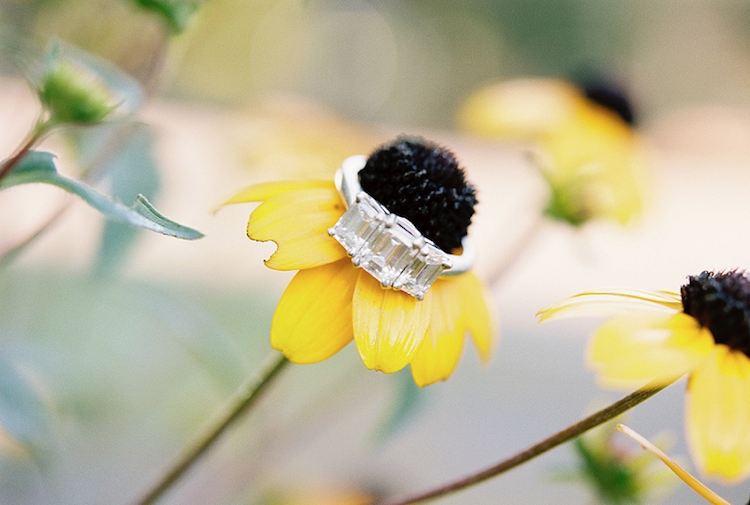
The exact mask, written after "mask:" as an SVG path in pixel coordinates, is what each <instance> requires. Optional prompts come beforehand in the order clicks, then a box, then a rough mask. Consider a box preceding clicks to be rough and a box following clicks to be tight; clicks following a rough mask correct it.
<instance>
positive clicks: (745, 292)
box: [680, 270, 750, 357]
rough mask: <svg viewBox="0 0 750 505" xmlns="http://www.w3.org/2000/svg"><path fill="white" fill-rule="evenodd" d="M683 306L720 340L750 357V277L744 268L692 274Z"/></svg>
mask: <svg viewBox="0 0 750 505" xmlns="http://www.w3.org/2000/svg"><path fill="white" fill-rule="evenodd" d="M680 292H681V294H682V306H683V308H684V310H685V313H686V314H689V315H691V316H693V317H694V318H695V319H697V320H698V322H699V323H700V324H701V326H703V327H706V328H708V329H709V330H711V334H712V335H713V337H714V340H715V341H716V343H717V344H725V345H727V346H729V347H731V348H732V349H734V350H736V351H740V352H743V353H745V354H746V355H747V356H749V357H750V279H748V278H747V276H746V275H745V272H744V271H736V270H733V271H730V272H719V273H714V272H707V271H704V272H702V273H701V274H700V275H697V276H690V277H689V278H688V283H687V284H685V285H684V286H682V288H681V290H680Z"/></svg>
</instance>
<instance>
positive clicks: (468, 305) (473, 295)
mask: <svg viewBox="0 0 750 505" xmlns="http://www.w3.org/2000/svg"><path fill="white" fill-rule="evenodd" d="M445 282H447V283H450V284H452V285H453V286H454V287H453V290H454V291H455V294H454V295H453V296H454V300H458V302H457V303H459V304H460V305H461V314H462V317H463V320H464V321H465V325H466V329H468V331H469V334H470V335H471V338H472V340H473V341H474V345H475V346H476V348H477V352H478V353H479V357H480V358H481V360H482V361H483V362H485V363H486V362H487V361H488V360H489V359H490V357H491V356H492V353H493V352H494V349H495V347H496V346H497V336H496V333H495V325H494V324H493V321H492V320H493V318H492V312H491V311H490V308H489V305H488V300H489V294H488V293H487V290H486V289H485V287H484V285H483V284H482V281H480V280H479V277H477V276H476V275H474V274H473V273H472V272H468V273H465V274H463V275H459V276H457V277H449V278H446V279H445Z"/></svg>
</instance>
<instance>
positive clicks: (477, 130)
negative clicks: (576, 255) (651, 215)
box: [458, 79, 646, 226]
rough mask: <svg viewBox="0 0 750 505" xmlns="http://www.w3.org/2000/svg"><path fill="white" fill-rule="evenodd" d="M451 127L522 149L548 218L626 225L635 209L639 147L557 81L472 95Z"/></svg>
mask: <svg viewBox="0 0 750 505" xmlns="http://www.w3.org/2000/svg"><path fill="white" fill-rule="evenodd" d="M458 122H459V125H460V126H461V127H462V128H463V129H465V130H466V131H468V132H471V133H473V134H477V135H480V136H483V137H486V138H490V139H501V140H510V141H519V142H524V143H528V144H530V145H531V146H532V148H533V150H532V152H533V154H534V161H535V164H536V165H537V167H538V168H539V170H540V172H541V174H542V176H543V177H544V179H545V181H546V182H547V184H548V186H549V188H550V192H551V196H550V200H549V202H548V204H547V208H546V209H545V213H546V215H548V216H549V217H551V218H553V219H558V220H562V221H565V222H568V223H570V224H572V225H574V226H581V225H583V224H585V223H586V222H588V221H589V220H591V219H595V218H610V219H614V220H616V221H617V222H619V223H627V222H628V221H630V220H631V219H632V218H634V217H637V216H638V215H639V214H640V212H641V209H642V205H643V202H642V193H643V188H642V184H643V176H644V174H643V171H644V167H645V165H646V162H645V156H644V154H643V149H642V146H641V142H640V140H639V138H638V136H637V135H636V133H635V130H634V129H633V128H632V127H631V125H630V124H629V123H628V122H627V121H626V120H625V119H623V116H621V115H620V114H618V113H616V112H614V111H613V110H610V109H609V108H607V107H604V106H602V105H600V104H599V103H597V102H596V101H594V100H592V99H590V98H588V97H587V96H586V94H585V93H584V91H583V90H582V89H580V88H578V87H577V86H575V85H573V84H572V83H568V82H566V81H563V80H558V79H518V80H511V81H507V82H502V83H499V84H495V85H491V86H488V87H485V88H483V89H480V90H478V91H477V92H475V93H474V94H472V95H471V96H469V98H468V99H467V100H466V101H465V102H464V104H463V105H462V107H461V108H460V110H459V114H458Z"/></svg>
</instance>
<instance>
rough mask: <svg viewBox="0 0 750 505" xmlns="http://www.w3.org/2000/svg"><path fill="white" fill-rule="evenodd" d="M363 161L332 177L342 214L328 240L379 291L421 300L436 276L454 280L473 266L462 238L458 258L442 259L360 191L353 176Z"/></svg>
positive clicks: (468, 245)
mask: <svg viewBox="0 0 750 505" xmlns="http://www.w3.org/2000/svg"><path fill="white" fill-rule="evenodd" d="M366 163H367V157H365V156H362V155H359V156H351V157H349V158H347V159H346V160H344V163H343V164H342V166H341V168H340V169H339V170H338V171H337V172H336V178H335V182H336V188H337V189H338V191H339V193H341V196H342V198H343V199H344V202H345V203H346V205H347V210H346V212H344V214H343V215H342V216H341V218H339V220H338V221H337V222H336V224H335V225H334V226H333V227H331V228H329V229H328V234H329V235H330V236H332V237H333V238H334V239H336V240H337V241H338V242H339V243H340V244H341V245H342V246H343V247H344V249H345V250H346V252H347V254H348V255H349V256H350V257H351V258H352V263H353V264H354V266H357V267H361V268H362V269H363V270H365V271H366V272H367V273H369V274H370V275H372V276H373V277H375V278H376V279H377V280H378V281H380V283H381V285H382V286H383V287H384V288H393V289H398V290H401V291H404V292H405V293H408V294H409V295H411V296H413V297H415V298H417V299H419V300H422V299H424V295H425V293H426V292H427V290H428V289H429V288H430V286H432V284H433V283H434V282H435V281H436V280H437V278H438V277H440V276H441V275H458V274H461V273H464V272H466V271H468V270H469V269H470V268H471V266H472V264H473V263H474V249H473V247H472V246H471V242H470V240H469V238H468V236H467V237H464V239H463V240H462V242H461V246H462V254H460V255H454V254H448V253H446V252H445V251H443V250H442V249H440V248H439V247H438V246H436V245H435V244H434V243H433V242H432V241H431V240H430V239H428V238H426V237H424V236H423V235H422V234H421V233H420V232H419V230H418V229H417V228H416V227H415V226H414V225H413V224H412V223H411V221H409V220H408V219H406V218H404V217H402V216H399V215H396V214H394V213H391V212H390V211H389V210H388V209H387V208H386V207H384V206H383V205H381V204H380V202H378V201H377V200H375V199H374V198H373V197H371V196H370V195H368V194H367V193H366V192H364V191H363V190H362V187H361V185H360V183H359V176H358V174H359V171H360V170H362V168H364V166H365V164H366Z"/></svg>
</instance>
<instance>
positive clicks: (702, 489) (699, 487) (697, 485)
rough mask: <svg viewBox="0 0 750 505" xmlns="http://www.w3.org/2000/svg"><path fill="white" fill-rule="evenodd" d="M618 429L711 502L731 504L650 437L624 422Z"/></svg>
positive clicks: (723, 504)
mask: <svg viewBox="0 0 750 505" xmlns="http://www.w3.org/2000/svg"><path fill="white" fill-rule="evenodd" d="M617 429H618V430H620V431H621V432H622V433H624V434H625V435H627V436H628V437H630V438H632V439H633V440H635V441H636V442H638V443H639V444H640V445H641V447H643V448H644V449H646V450H647V451H649V452H651V453H652V454H653V455H655V456H656V457H657V458H659V459H660V460H662V461H663V462H664V464H665V465H667V466H668V467H669V469H670V470H672V471H673V472H674V473H675V475H677V476H678V477H679V478H680V479H682V481H683V482H684V483H685V484H687V485H688V486H690V487H691V488H692V489H693V490H694V491H695V492H696V493H698V494H699V495H701V496H702V497H703V498H705V499H706V500H708V502H709V503H712V504H713V505H729V502H728V501H726V500H725V499H724V498H722V497H721V496H719V495H717V494H716V493H714V492H713V491H711V490H710V489H709V488H708V487H706V485H705V484H703V483H702V482H701V481H699V480H698V479H696V478H695V477H693V476H692V475H691V474H690V472H688V471H687V470H685V469H684V468H682V467H681V466H680V465H679V464H677V462H676V461H675V460H673V459H672V458H670V457H669V456H667V455H666V454H665V453H664V451H662V450H661V449H659V448H658V447H656V446H655V445H654V444H652V443H651V442H649V441H648V439H646V438H644V437H643V436H642V435H640V434H639V433H638V432H636V431H635V430H632V429H631V428H628V427H627V426H625V425H624V424H618V425H617Z"/></svg>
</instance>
